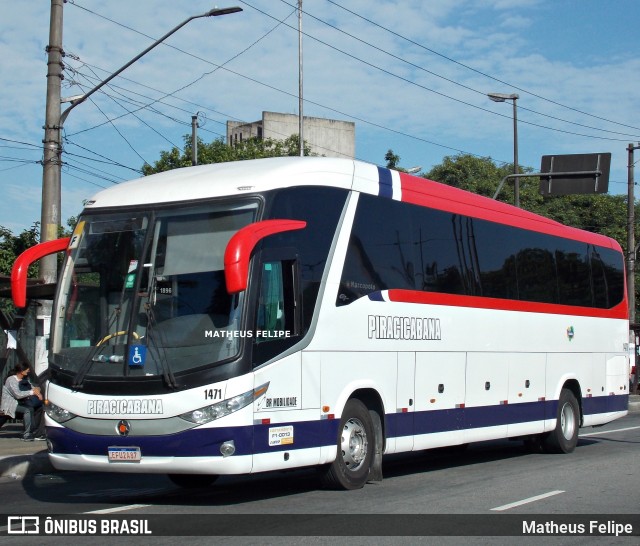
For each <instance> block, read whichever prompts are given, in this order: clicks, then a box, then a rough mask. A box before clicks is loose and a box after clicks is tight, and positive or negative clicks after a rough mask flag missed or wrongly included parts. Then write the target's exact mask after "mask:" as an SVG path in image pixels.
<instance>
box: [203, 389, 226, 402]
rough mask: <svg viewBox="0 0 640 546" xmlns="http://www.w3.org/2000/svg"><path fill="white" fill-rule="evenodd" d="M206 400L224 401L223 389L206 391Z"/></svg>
mask: <svg viewBox="0 0 640 546" xmlns="http://www.w3.org/2000/svg"><path fill="white" fill-rule="evenodd" d="M204 399H205V400H222V389H205V390H204Z"/></svg>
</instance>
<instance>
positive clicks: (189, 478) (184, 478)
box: [167, 474, 218, 489]
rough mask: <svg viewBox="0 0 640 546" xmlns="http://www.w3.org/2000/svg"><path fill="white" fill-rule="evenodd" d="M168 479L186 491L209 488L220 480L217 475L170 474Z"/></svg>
mask: <svg viewBox="0 0 640 546" xmlns="http://www.w3.org/2000/svg"><path fill="white" fill-rule="evenodd" d="M167 477H168V478H169V479H170V480H171V481H172V482H173V483H174V484H175V485H177V486H178V487H182V488H184V489H197V488H198V487H208V486H209V485H211V484H212V483H213V482H215V481H216V480H217V479H218V476H216V475H215V474H169V475H168V476H167Z"/></svg>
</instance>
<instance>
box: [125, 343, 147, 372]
mask: <svg viewBox="0 0 640 546" xmlns="http://www.w3.org/2000/svg"><path fill="white" fill-rule="evenodd" d="M146 358H147V347H146V345H131V346H130V347H129V366H131V367H142V366H144V361H145V360H146Z"/></svg>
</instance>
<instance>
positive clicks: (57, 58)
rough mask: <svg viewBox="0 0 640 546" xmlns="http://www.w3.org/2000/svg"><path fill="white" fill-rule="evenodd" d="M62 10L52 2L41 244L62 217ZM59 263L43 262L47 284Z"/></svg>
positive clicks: (55, 233) (55, 231)
mask: <svg viewBox="0 0 640 546" xmlns="http://www.w3.org/2000/svg"><path fill="white" fill-rule="evenodd" d="M62 6H63V0H51V18H50V23H49V45H48V46H47V53H48V60H47V102H46V112H45V122H44V140H43V141H42V142H43V144H44V147H43V148H44V154H43V159H42V162H43V169H42V209H41V221H40V242H46V241H53V240H55V239H57V238H58V229H59V226H60V216H61V211H60V208H61V198H60V170H61V169H60V167H61V161H62V149H61V148H62V141H61V137H62V135H61V134H60V131H61V127H60V88H61V83H62V79H63V78H64V76H63V74H62V70H63V68H64V65H63V64H62V58H63V57H64V51H63V50H62ZM57 263H58V259H57V256H56V255H55V254H52V255H50V256H45V257H44V258H42V259H41V260H40V277H41V278H43V279H44V282H46V283H55V282H56V277H57Z"/></svg>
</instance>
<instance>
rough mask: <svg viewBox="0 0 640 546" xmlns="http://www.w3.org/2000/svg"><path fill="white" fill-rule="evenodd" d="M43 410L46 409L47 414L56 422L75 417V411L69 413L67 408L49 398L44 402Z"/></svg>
mask: <svg viewBox="0 0 640 546" xmlns="http://www.w3.org/2000/svg"><path fill="white" fill-rule="evenodd" d="M44 411H46V412H47V415H48V416H49V417H51V419H53V420H54V421H56V422H57V423H64V422H65V421H69V420H70V419H73V418H74V417H76V414H75V413H71V412H70V411H69V410H66V409H64V408H61V407H60V406H56V405H55V404H53V403H51V402H50V401H49V400H47V401H46V402H45V404H44Z"/></svg>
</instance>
